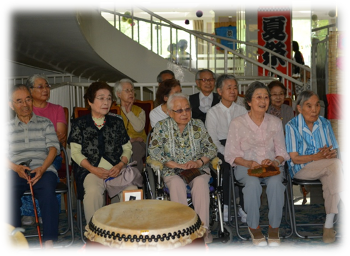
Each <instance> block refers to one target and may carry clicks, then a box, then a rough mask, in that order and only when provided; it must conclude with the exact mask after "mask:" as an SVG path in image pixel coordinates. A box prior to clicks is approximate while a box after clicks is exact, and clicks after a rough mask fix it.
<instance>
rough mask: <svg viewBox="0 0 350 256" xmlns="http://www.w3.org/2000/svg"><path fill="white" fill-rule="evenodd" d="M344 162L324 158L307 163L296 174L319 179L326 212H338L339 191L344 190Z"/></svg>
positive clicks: (298, 176) (304, 178) (301, 176)
mask: <svg viewBox="0 0 350 256" xmlns="http://www.w3.org/2000/svg"><path fill="white" fill-rule="evenodd" d="M342 169H343V168H342V162H341V161H340V160H339V159H337V158H332V159H322V160H318V161H314V162H311V163H309V164H307V165H306V166H305V167H304V168H303V169H301V170H300V171H299V172H297V173H296V174H295V175H294V178H297V179H302V180H316V179H319V180H320V181H321V183H322V190H323V198H324V206H325V208H326V214H329V213H338V203H339V200H340V197H339V193H340V192H342V191H343V188H342V181H343V170H342Z"/></svg>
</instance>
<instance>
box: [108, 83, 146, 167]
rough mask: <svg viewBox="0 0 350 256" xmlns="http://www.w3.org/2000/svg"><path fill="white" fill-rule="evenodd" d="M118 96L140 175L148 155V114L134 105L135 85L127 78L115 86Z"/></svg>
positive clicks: (133, 156)
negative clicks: (146, 130) (146, 126)
mask: <svg viewBox="0 0 350 256" xmlns="http://www.w3.org/2000/svg"><path fill="white" fill-rule="evenodd" d="M114 90H115V94H116V96H117V97H118V98H119V100H120V107H121V110H122V113H121V116H122V118H123V121H124V125H125V128H126V131H127V133H128V135H129V137H130V142H131V145H132V151H133V155H132V158H133V160H134V161H137V169H139V171H140V173H141V172H142V169H143V160H142V158H143V157H144V156H145V155H146V144H145V142H146V140H147V135H146V132H145V129H144V128H145V124H146V114H145V111H144V110H143V109H142V108H140V107H138V106H136V105H134V101H135V90H134V83H133V82H132V81H131V80H130V79H127V78H124V79H122V80H120V81H118V82H116V83H115V85H114Z"/></svg>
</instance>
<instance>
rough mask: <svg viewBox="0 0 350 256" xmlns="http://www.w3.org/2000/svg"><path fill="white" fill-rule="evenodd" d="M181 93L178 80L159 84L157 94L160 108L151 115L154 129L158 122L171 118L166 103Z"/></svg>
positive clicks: (169, 80) (168, 80)
mask: <svg viewBox="0 0 350 256" xmlns="http://www.w3.org/2000/svg"><path fill="white" fill-rule="evenodd" d="M181 91H182V90H181V84H180V81H179V80H176V79H167V80H164V81H163V82H161V83H160V84H159V87H158V90H157V93H156V102H157V104H158V106H157V107H156V108H155V109H152V111H151V112H150V113H149V118H150V120H151V126H152V127H154V126H155V125H156V123H157V122H158V121H160V120H163V119H165V118H167V117H169V115H168V109H167V106H166V102H167V101H168V99H169V96H170V95H172V94H174V93H178V92H181Z"/></svg>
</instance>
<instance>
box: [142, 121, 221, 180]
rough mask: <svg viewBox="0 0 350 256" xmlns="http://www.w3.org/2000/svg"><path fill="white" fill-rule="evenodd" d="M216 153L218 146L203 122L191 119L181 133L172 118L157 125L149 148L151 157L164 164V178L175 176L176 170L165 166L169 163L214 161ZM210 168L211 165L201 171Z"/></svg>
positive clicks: (201, 168)
mask: <svg viewBox="0 0 350 256" xmlns="http://www.w3.org/2000/svg"><path fill="white" fill-rule="evenodd" d="M216 152H217V149H216V146H215V144H214V143H213V140H212V139H211V137H210V135H209V133H208V132H207V130H206V128H205V126H204V124H203V122H202V121H200V120H197V119H191V120H190V121H189V122H188V124H187V125H186V127H185V129H184V130H183V132H182V133H181V132H180V130H179V128H178V125H177V123H176V122H175V121H174V119H172V118H171V117H168V118H166V119H164V120H162V121H159V122H158V123H157V124H156V126H155V127H154V128H153V133H152V139H151V141H150V145H149V147H148V153H149V156H150V157H151V158H152V159H153V160H156V161H158V162H161V163H162V164H163V169H162V176H168V175H175V173H174V169H171V168H168V167H166V166H165V165H164V164H165V163H167V162H169V161H175V162H177V163H180V164H184V163H187V162H189V161H192V160H194V161H195V160H197V159H199V158H201V157H203V156H206V157H208V158H209V159H213V158H214V157H215V156H216ZM208 166H209V163H207V164H206V165H204V166H202V167H200V170H204V169H207V168H208Z"/></svg>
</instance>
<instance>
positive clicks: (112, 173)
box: [94, 162, 124, 180]
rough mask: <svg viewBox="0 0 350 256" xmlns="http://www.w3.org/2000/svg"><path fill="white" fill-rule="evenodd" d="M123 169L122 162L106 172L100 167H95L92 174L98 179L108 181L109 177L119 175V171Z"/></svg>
mask: <svg viewBox="0 0 350 256" xmlns="http://www.w3.org/2000/svg"><path fill="white" fill-rule="evenodd" d="M123 167H124V164H123V162H120V163H119V164H117V165H115V166H113V167H112V168H111V169H109V170H107V169H105V168H102V167H96V169H95V172H94V174H95V175H96V176H97V177H99V178H100V179H104V180H105V179H108V178H109V177H112V178H115V177H117V176H118V175H119V173H120V171H121V170H122V168H123Z"/></svg>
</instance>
